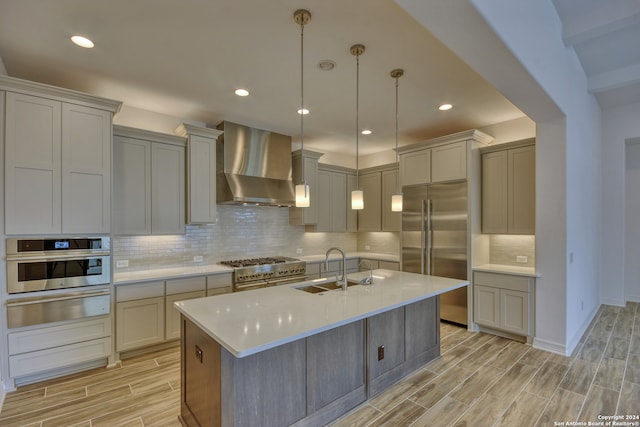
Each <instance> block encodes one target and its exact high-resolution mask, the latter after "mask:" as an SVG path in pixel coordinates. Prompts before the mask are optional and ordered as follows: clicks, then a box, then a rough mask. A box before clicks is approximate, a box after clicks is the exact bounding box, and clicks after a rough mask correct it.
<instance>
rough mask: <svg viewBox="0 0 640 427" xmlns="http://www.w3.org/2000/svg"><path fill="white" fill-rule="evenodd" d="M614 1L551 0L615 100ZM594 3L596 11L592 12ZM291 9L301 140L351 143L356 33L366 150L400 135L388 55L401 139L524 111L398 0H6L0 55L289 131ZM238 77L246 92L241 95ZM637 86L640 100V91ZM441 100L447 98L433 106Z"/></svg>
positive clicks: (79, 84) (159, 107)
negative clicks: (605, 23)
mask: <svg viewBox="0 0 640 427" xmlns="http://www.w3.org/2000/svg"><path fill="white" fill-rule="evenodd" d="M610 1H611V0H607V1H606V2H602V0H581V1H580V2H578V1H576V0H554V3H555V5H556V7H557V9H558V11H559V14H560V15H561V17H562V19H563V23H564V25H565V27H566V30H565V35H566V36H565V41H566V42H567V43H568V44H570V45H572V46H574V47H575V49H576V52H577V53H578V54H579V55H580V59H581V61H582V63H583V66H584V67H585V69H586V70H587V75H588V76H589V82H590V84H591V85H592V86H593V87H594V88H596V86H597V88H600V89H598V90H597V91H596V90H595V89H594V93H595V94H596V96H598V99H599V101H600V102H604V101H606V102H607V103H614V102H619V101H620V100H619V99H613V100H612V99H610V98H615V97H614V96H613V95H611V94H612V92H611V90H613V91H614V92H615V91H616V90H618V91H619V88H620V86H615V85H614V86H615V87H612V85H611V80H606V79H605V78H604V77H603V75H604V76H606V75H607V73H613V74H615V75H616V76H617V75H618V74H624V76H627V75H630V74H631V75H633V73H632V71H634V70H635V71H636V72H637V71H638V68H639V66H638V65H637V64H638V63H639V62H640V61H639V60H638V58H639V57H640V56H639V55H638V47H637V46H632V47H630V49H631V51H632V52H635V56H633V57H625V59H626V61H627V63H624V61H622V58H619V60H618V61H617V62H613V61H612V60H611V58H604V57H603V55H605V54H606V55H610V56H611V57H612V58H613V57H614V56H615V53H616V52H615V51H616V50H617V49H604V51H605V52H600V53H598V54H596V55H595V56H593V55H592V54H590V52H593V51H596V52H599V50H600V49H599V47H598V46H595V47H590V44H589V43H592V44H596V45H597V43H601V44H602V43H605V44H606V43H612V42H611V40H608V41H607V39H606V37H607V35H608V34H610V33H612V31H609V28H610V27H597V28H596V29H595V30H593V29H591V30H590V27H589V23H593V22H599V20H601V19H603V16H607V17H608V16H610V15H611V13H609V14H606V15H605V12H611V11H609V10H608V9H609V8H610V9H614V8H613V7H610V4H611V3H610ZM585 2H586V3H588V5H587V6H588V7H585ZM615 2H616V3H620V5H622V4H624V5H625V6H627V7H626V8H625V9H624V11H628V10H634V11H635V12H634V13H635V15H633V17H635V18H636V19H632V21H633V24H634V25H631V26H627V27H626V28H627V30H626V32H625V29H624V28H622V29H621V30H620V31H619V32H620V37H619V39H625V38H627V39H629V43H630V44H632V43H631V41H632V40H631V39H634V40H640V38H638V36H637V34H638V33H637V29H636V30H634V28H635V27H637V24H636V23H637V22H638V19H637V17H638V16H640V14H639V13H638V1H634V0H615ZM601 3H603V4H604V3H606V6H604V5H601ZM577 4H580V8H578V7H574V6H575V5H577ZM591 6H593V9H594V10H595V9H597V10H598V11H600V10H601V9H604V10H603V11H601V12H599V13H596V14H595V15H594V14H593V13H590V12H591ZM634 6H635V8H634ZM299 8H306V9H308V10H309V11H310V12H311V14H312V20H311V22H310V23H309V24H308V25H307V26H305V104H306V105H307V106H308V108H310V109H311V114H309V115H308V116H305V125H304V127H305V146H306V147H307V148H313V149H317V150H318V151H333V152H342V153H346V154H350V155H353V154H354V152H355V132H356V128H355V83H356V78H355V77H356V72H355V69H356V65H355V57H353V56H352V55H351V54H350V52H349V48H350V46H351V45H353V44H355V43H362V44H364V45H365V46H366V52H365V53H364V54H363V55H362V56H361V57H360V114H359V117H360V128H370V129H372V130H373V132H374V133H373V134H372V135H369V136H360V137H359V139H360V153H361V154H370V153H373V152H378V151H382V150H387V149H389V148H391V147H392V146H393V144H394V141H395V138H394V131H395V110H394V108H395V107H394V105H395V86H394V79H392V78H391V77H390V76H389V72H390V71H391V70H392V69H394V68H403V69H404V70H405V75H404V77H402V78H401V79H400V89H399V92H400V99H399V109H400V115H399V116H400V117H399V130H400V145H406V144H409V143H412V142H416V141H419V140H423V139H427V138H431V137H436V136H441V135H445V134H448V133H453V132H457V131H462V130H467V129H471V128H478V127H484V126H487V125H491V124H495V123H500V122H504V121H507V120H512V119H516V118H519V117H522V116H523V113H522V112H521V111H520V110H518V109H517V108H516V107H514V106H513V105H512V104H511V103H510V102H509V101H508V100H507V99H505V98H504V97H503V96H502V95H501V94H499V93H498V92H497V91H496V90H495V89H494V88H493V87H492V86H491V85H490V84H488V83H487V82H486V81H485V80H483V79H482V78H481V77H480V76H479V75H478V74H476V73H475V72H474V71H472V70H471V69H470V68H469V67H467V66H466V65H465V64H464V63H463V62H462V61H461V60H459V59H458V58H457V57H456V56H455V55H453V54H452V53H451V52H450V51H449V50H448V49H447V48H446V47H445V46H444V45H442V44H441V43H440V42H439V41H438V40H436V39H435V38H434V37H433V36H432V35H431V34H430V33H429V32H428V31H426V30H425V29H424V28H423V27H422V26H421V25H419V24H418V23H417V22H415V21H414V20H413V19H412V18H411V17H410V16H409V15H408V14H406V12H404V10H402V9H401V8H400V7H399V6H398V5H396V3H395V2H394V1H393V0H347V1H345V0H323V1H318V0H315V1H314V0H310V1H308V2H300V1H299V0H270V1H259V0H243V1H238V0H209V1H203V0H181V1H176V0H136V1H131V0H109V1H104V0H102V1H100V0H56V1H50V0H20V1H16V0H0V58H2V60H3V61H4V64H5V67H6V69H7V72H8V74H9V75H10V76H14V77H20V78H25V79H29V80H35V81H40V82H44V83H49V84H53V85H57V86H62V87H67V88H70V89H75V90H80V91H84V92H88V93H92V94H95V95H99V96H104V97H108V98H113V99H118V100H121V101H123V102H124V103H125V105H128V106H131V107H136V108H140V109H144V110H149V111H153V112H158V113H162V114H167V115H170V116H174V117H178V118H180V119H185V120H195V121H201V122H205V123H208V124H209V125H211V126H215V125H216V124H218V123H219V122H220V121H222V120H230V121H234V122H238V123H242V124H246V125H250V126H255V127H260V128H263V129H268V130H272V131H277V132H281V133H285V134H288V135H292V136H293V137H294V141H297V140H298V139H299V135H300V117H299V115H297V114H296V113H295V111H296V110H297V109H298V108H299V104H300V80H299V79H300V27H299V25H297V24H295V23H294V22H293V18H292V15H293V12H294V11H295V10H297V9H299ZM615 9H617V8H615ZM594 13H595V12H594ZM596 17H597V19H596ZM623 21H624V19H623ZM574 22H575V24H574ZM616 22H618V24H616V27H618V26H621V24H620V21H616ZM581 25H582V26H581ZM598 28H604V29H605V30H606V31H604V32H605V33H606V34H605V35H603V36H596V35H595V34H598V33H601V32H602V31H599V30H598ZM634 31H636V32H634ZM73 34H83V35H86V36H87V37H89V38H91V39H92V40H93V41H94V42H95V43H96V47H95V48H93V49H90V50H87V49H82V48H79V47H77V46H75V45H73V44H71V42H70V41H69V37H70V36H71V35H73ZM616 34H617V33H616ZM602 37H604V38H605V39H604V40H603V39H602ZM616 43H617V41H616ZM636 45H638V43H636ZM618 56H624V55H618ZM324 59H330V60H333V61H335V62H336V64H337V65H336V68H335V69H334V70H333V71H329V72H326V71H321V70H319V69H318V68H317V63H318V62H319V61H320V60H324ZM604 59H607V67H604V68H603V63H602V62H603V60H604ZM634 67H635V68H634ZM627 69H629V71H630V72H628V73H626V74H625V73H624V71H625V70H627ZM616 73H617V74H616ZM618 80H624V82H625V83H627V84H628V83H630V81H629V80H630V79H629V78H627V79H626V80H625V79H624V78H622V77H618ZM636 80H638V79H636ZM237 87H244V88H247V89H249V90H250V91H251V95H250V96H249V97H246V98H240V97H237V96H235V95H234V94H233V90H234V89H235V88H237ZM631 93H632V91H631V90H630V87H629V86H626V87H625V89H623V90H622V95H623V96H624V97H627V98H629V96H630V94H631ZM637 95H638V99H639V100H640V90H638V93H637ZM618 98H619V97H618ZM445 102H448V103H452V104H454V108H453V109H452V110H450V111H448V112H441V111H439V110H438V109H437V106H438V105H439V104H441V103H445Z"/></svg>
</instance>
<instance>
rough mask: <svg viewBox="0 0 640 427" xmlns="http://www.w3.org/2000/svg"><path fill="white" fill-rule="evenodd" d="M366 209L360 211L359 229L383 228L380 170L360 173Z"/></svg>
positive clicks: (373, 229)
mask: <svg viewBox="0 0 640 427" xmlns="http://www.w3.org/2000/svg"><path fill="white" fill-rule="evenodd" d="M359 180H360V189H361V190H362V192H363V197H364V209H362V210H360V211H358V231H381V230H382V205H381V203H382V177H381V174H380V172H374V173H368V174H364V175H360V178H359Z"/></svg>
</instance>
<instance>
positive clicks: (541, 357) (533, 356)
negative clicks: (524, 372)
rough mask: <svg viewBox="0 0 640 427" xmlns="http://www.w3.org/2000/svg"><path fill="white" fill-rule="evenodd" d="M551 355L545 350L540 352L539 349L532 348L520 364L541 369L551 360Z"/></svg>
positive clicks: (521, 359)
mask: <svg viewBox="0 0 640 427" xmlns="http://www.w3.org/2000/svg"><path fill="white" fill-rule="evenodd" d="M549 355H550V353H549V352H548V351H544V350H538V349H537V348H530V349H529V351H527V352H526V353H525V355H524V356H522V357H521V358H520V360H519V362H520V363H524V364H525V365H531V366H535V367H538V368H539V367H540V366H542V364H543V363H544V362H546V361H547V359H548V358H549Z"/></svg>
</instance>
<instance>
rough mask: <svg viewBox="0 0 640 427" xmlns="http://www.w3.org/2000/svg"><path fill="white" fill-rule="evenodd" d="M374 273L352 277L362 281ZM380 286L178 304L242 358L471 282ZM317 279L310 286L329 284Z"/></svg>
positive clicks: (390, 279)
mask: <svg viewBox="0 0 640 427" xmlns="http://www.w3.org/2000/svg"><path fill="white" fill-rule="evenodd" d="M368 274H369V273H368V272H361V273H352V274H350V275H349V276H348V277H349V278H351V279H355V280H360V279H362V278H364V277H366V276H367V275H368ZM373 274H374V284H373V285H371V286H360V285H356V286H351V287H349V289H348V290H347V291H346V292H345V291H343V290H341V289H337V290H333V291H327V292H323V293H317V294H311V293H307V292H304V291H301V290H298V289H295V287H300V286H301V285H302V283H298V284H295V285H283V286H276V287H272V288H264V289H257V290H253V291H247V292H236V293H232V294H225V295H218V296H212V297H207V298H198V299H193V300H187V301H179V302H176V303H175V306H176V308H177V309H178V310H179V311H180V312H181V313H183V314H184V315H185V316H186V317H187V318H188V319H189V320H191V321H192V322H194V323H195V324H196V325H198V326H199V327H200V328H201V329H202V330H203V331H205V332H206V333H207V334H208V335H209V336H211V337H212V338H213V339H215V340H216V341H217V342H219V343H220V344H221V345H222V346H223V347H224V348H226V349H227V350H228V351H229V352H230V353H231V354H233V355H234V356H236V357H245V356H249V355H251V354H255V353H259V352H261V351H264V350H267V349H270V348H273V347H277V346H279V345H282V344H286V343H289V342H292V341H295V340H298V339H300V338H304V337H308V336H311V335H315V334H317V333H319V332H323V331H326V330H329V329H332V328H335V327H337V326H341V325H345V324H348V323H352V322H354V321H357V320H360V319H364V318H366V317H370V316H372V315H375V314H378V313H382V312H385V311H388V310H391V309H394V308H396V307H401V306H404V305H407V304H410V303H413V302H417V301H420V300H423V299H426V298H430V297H432V296H435V295H439V294H441V293H443V292H447V291H450V290H453V289H457V288H461V287H464V286H466V285H468V284H469V282H468V281H466V280H457V279H447V278H442V277H435V276H423V275H419V274H414V273H403V272H399V271H391V270H383V269H379V270H374V271H373ZM328 280H331V279H316V280H315V281H309V282H304V283H306V284H311V283H312V282H323V281H324V282H326V281H328Z"/></svg>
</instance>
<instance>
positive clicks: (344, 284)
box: [324, 247, 347, 291]
mask: <svg viewBox="0 0 640 427" xmlns="http://www.w3.org/2000/svg"><path fill="white" fill-rule="evenodd" d="M333 251H338V252H340V255H342V289H343V290H345V291H346V290H347V259H346V257H345V256H344V252H342V249H340V248H335V247H334V248H329V249H328V250H327V253H326V255H325V258H324V268H325V269H326V270H329V254H330V253H331V252H333ZM338 282H339V280H338Z"/></svg>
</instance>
